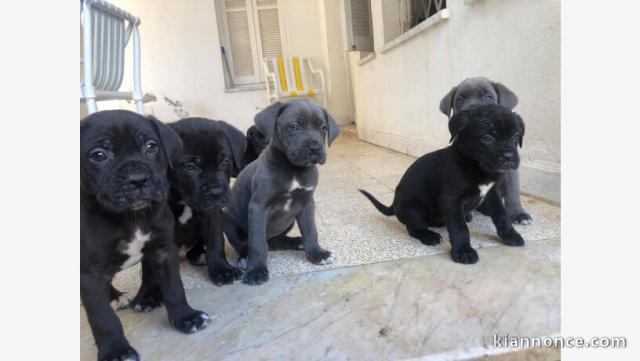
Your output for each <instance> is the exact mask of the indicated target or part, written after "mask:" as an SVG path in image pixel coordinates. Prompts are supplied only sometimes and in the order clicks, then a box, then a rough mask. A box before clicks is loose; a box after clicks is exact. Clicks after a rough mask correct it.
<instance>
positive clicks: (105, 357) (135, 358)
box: [98, 345, 140, 361]
mask: <svg viewBox="0 0 640 361" xmlns="http://www.w3.org/2000/svg"><path fill="white" fill-rule="evenodd" d="M98 360H99V361H140V356H139V355H138V352H137V351H136V350H135V349H134V348H133V347H131V346H128V345H127V346H122V347H118V348H116V349H114V350H109V351H106V352H104V353H101V354H100V355H98Z"/></svg>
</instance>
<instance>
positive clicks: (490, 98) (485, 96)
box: [482, 94, 493, 102]
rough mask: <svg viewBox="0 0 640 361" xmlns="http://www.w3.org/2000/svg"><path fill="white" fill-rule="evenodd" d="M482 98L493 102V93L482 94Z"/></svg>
mask: <svg viewBox="0 0 640 361" xmlns="http://www.w3.org/2000/svg"><path fill="white" fill-rule="evenodd" d="M482 100H484V101H485V102H492V101H493V95H491V94H485V95H483V96H482Z"/></svg>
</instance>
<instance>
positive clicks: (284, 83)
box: [278, 57, 289, 93]
mask: <svg viewBox="0 0 640 361" xmlns="http://www.w3.org/2000/svg"><path fill="white" fill-rule="evenodd" d="M278 71H279V73H280V88H282V91H283V92H284V93H286V92H288V91H289V87H288V86H287V77H286V76H285V73H284V61H283V60H282V57H278Z"/></svg>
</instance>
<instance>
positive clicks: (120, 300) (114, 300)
mask: <svg viewBox="0 0 640 361" xmlns="http://www.w3.org/2000/svg"><path fill="white" fill-rule="evenodd" d="M110 287H111V289H110V291H109V299H110V300H111V308H113V309H114V310H116V311H117V310H122V309H125V308H127V307H129V304H130V303H131V300H132V299H133V297H131V295H130V294H129V293H127V292H121V291H118V289H117V288H115V287H113V285H110Z"/></svg>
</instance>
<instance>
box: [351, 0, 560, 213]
mask: <svg viewBox="0 0 640 361" xmlns="http://www.w3.org/2000/svg"><path fill="white" fill-rule="evenodd" d="M383 1H385V2H386V1H388V0H372V6H371V8H372V19H373V26H374V43H375V48H376V49H380V48H381V47H382V46H383V45H384V34H385V31H384V27H383V22H384V20H383V14H382V13H381V9H382V7H383ZM448 5H449V9H450V18H449V19H448V20H444V21H442V22H440V23H438V24H435V25H434V26H433V27H431V28H429V29H427V30H425V31H423V32H421V33H419V34H417V35H416V36H415V37H413V38H411V39H410V40H408V41H407V42H405V43H402V44H400V45H398V46H397V47H395V48H393V49H391V50H389V51H388V52H385V53H380V52H379V51H377V52H376V57H375V59H373V60H371V61H370V62H367V63H365V64H362V65H359V64H358V61H359V59H360V57H359V56H358V55H357V54H355V53H351V55H350V67H351V69H350V72H351V75H352V83H353V87H354V89H353V93H354V103H355V112H356V121H357V124H358V134H359V136H360V137H361V138H362V139H364V140H367V141H370V142H372V143H375V144H379V145H382V146H384V147H389V148H392V149H395V150H398V151H401V152H405V153H409V154H412V155H415V156H420V155H422V154H425V153H426V152H429V151H432V150H434V149H437V148H440V147H443V146H446V144H447V141H448V140H449V132H448V129H447V118H446V116H445V115H444V114H442V113H440V111H439V109H438V106H439V103H440V100H441V99H442V97H443V96H444V95H445V94H446V93H447V92H448V91H449V90H450V89H451V87H453V86H454V85H456V84H457V83H459V82H460V81H461V80H463V79H465V78H467V77H472V76H486V77H488V78H490V79H493V80H496V81H500V82H502V83H504V84H506V85H507V86H508V87H509V88H510V89H511V90H513V91H514V92H515V93H516V94H517V95H518V97H519V99H520V103H519V105H518V106H517V107H516V111H517V112H518V113H519V114H521V115H522V117H523V118H524V120H525V122H526V125H527V130H526V135H525V140H524V148H523V150H522V159H523V167H522V169H521V174H522V178H523V179H522V183H523V185H522V188H523V190H524V191H527V192H530V193H533V194H537V195H540V196H543V197H546V198H549V199H553V200H556V201H559V199H560V196H559V194H560V2H559V1H558V0H536V1H531V0H477V1H475V2H473V4H472V5H469V6H468V5H464V2H463V1H462V0H452V1H448Z"/></svg>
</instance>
